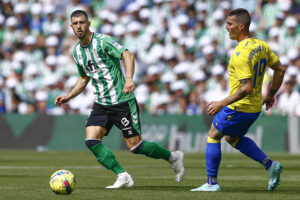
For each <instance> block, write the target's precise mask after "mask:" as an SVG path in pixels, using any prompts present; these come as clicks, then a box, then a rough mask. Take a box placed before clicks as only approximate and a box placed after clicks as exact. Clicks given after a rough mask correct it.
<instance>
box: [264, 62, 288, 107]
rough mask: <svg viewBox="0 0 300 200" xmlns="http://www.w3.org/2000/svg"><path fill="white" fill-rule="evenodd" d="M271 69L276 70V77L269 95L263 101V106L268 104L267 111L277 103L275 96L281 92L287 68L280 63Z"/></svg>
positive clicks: (274, 76)
mask: <svg viewBox="0 0 300 200" xmlns="http://www.w3.org/2000/svg"><path fill="white" fill-rule="evenodd" d="M270 68H271V69H273V70H274V75H273V80H272V83H271V87H270V89H269V92H268V95H267V96H266V98H265V99H264V100H263V105H264V104H266V110H269V108H271V107H272V106H273V104H274V102H275V98H274V96H275V94H276V92H277V91H278V90H279V88H280V86H281V84H282V81H283V77H284V74H285V68H284V67H283V66H282V64H281V63H280V61H278V62H277V63H276V64H275V65H273V66H271V67H270Z"/></svg>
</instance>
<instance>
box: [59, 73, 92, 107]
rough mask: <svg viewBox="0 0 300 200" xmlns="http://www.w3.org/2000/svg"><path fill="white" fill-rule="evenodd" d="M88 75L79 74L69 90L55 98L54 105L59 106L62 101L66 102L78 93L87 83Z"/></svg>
mask: <svg viewBox="0 0 300 200" xmlns="http://www.w3.org/2000/svg"><path fill="white" fill-rule="evenodd" d="M89 80H90V77H88V76H79V78H78V79H77V82H76V84H75V86H74V87H73V88H72V89H71V91H70V92H69V93H68V94H67V95H60V96H58V97H56V98H55V101H54V103H55V105H57V106H60V105H61V104H63V103H67V102H68V101H70V100H71V99H73V98H74V97H76V96H77V95H78V94H80V93H81V92H82V91H83V90H84V89H85V88H86V86H87V84H88V83H89Z"/></svg>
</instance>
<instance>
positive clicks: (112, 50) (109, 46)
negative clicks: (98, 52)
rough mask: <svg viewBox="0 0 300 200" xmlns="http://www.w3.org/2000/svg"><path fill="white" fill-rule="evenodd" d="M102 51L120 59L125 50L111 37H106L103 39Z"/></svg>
mask: <svg viewBox="0 0 300 200" xmlns="http://www.w3.org/2000/svg"><path fill="white" fill-rule="evenodd" d="M103 50H104V52H105V53H106V54H108V55H111V56H113V57H116V58H118V59H121V58H122V53H123V52H124V51H125V50H126V48H124V47H123V46H122V45H120V44H119V43H118V42H117V41H116V40H115V39H113V38H112V37H109V36H106V37H105V38H103Z"/></svg>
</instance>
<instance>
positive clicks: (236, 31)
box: [225, 15, 241, 40]
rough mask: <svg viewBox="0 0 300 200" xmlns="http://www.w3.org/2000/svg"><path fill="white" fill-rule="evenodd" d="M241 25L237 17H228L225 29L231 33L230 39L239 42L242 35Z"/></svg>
mask: <svg viewBox="0 0 300 200" xmlns="http://www.w3.org/2000/svg"><path fill="white" fill-rule="evenodd" d="M240 25H241V24H240V23H239V22H238V21H237V19H236V16H234V15H233V16H228V17H227V23H226V26H225V29H226V30H227V31H228V33H229V37H230V39H232V40H238V39H239V35H240V30H241V29H240V28H241V27H240Z"/></svg>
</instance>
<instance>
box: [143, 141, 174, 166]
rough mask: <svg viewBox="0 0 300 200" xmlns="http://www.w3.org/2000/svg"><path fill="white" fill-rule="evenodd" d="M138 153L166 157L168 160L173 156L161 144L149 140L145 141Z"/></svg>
mask: <svg viewBox="0 0 300 200" xmlns="http://www.w3.org/2000/svg"><path fill="white" fill-rule="evenodd" d="M138 154H143V155H145V156H148V157H150V158H155V159H159V158H162V159H165V160H166V161H168V160H169V159H170V157H171V152H170V151H168V150H167V149H165V148H163V147H161V146H159V145H158V144H156V143H155V142H149V141H143V146H142V148H141V149H140V151H139V152H138Z"/></svg>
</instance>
